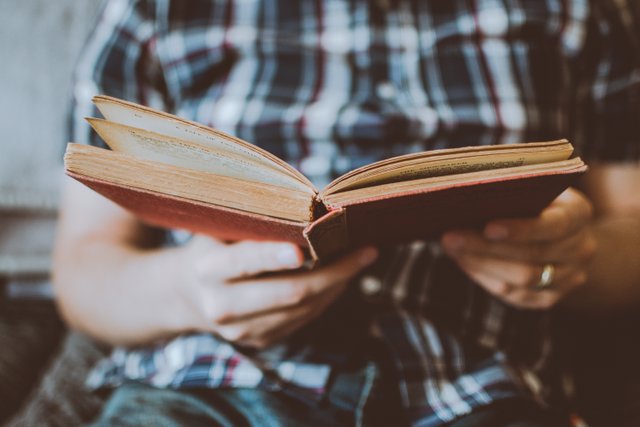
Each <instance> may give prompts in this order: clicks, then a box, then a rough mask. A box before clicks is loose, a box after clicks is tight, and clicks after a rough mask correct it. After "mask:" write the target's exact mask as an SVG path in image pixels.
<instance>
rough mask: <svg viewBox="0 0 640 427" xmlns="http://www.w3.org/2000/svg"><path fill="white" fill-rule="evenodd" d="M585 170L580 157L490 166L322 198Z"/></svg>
mask: <svg viewBox="0 0 640 427" xmlns="http://www.w3.org/2000/svg"><path fill="white" fill-rule="evenodd" d="M572 170H586V166H585V164H584V162H583V161H582V160H581V159H580V158H579V157H577V158H574V159H569V160H561V161H554V162H549V163H538V164H529V165H522V166H516V167H512V168H503V169H489V170H483V171H476V172H468V173H461V174H456V175H448V176H433V177H429V178H422V179H415V180H408V181H396V182H391V183H387V184H382V185H376V186H371V187H361V188H357V189H353V190H347V191H343V192H339V193H332V194H323V195H322V200H323V201H324V202H325V204H327V206H330V207H332V208H339V207H343V206H346V205H348V204H353V203H359V202H362V201H365V200H368V199H371V198H377V197H385V196H393V195H402V194H406V193H412V192H420V191H427V190H430V189H434V188H449V187H452V186H455V185H459V184H481V183H483V182H487V181H489V180H492V179H498V178H507V177H513V178H519V179H521V178H526V177H527V176H532V175H536V174H539V173H549V172H559V173H560V172H568V171H572Z"/></svg>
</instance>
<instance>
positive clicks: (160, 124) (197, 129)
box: [93, 95, 313, 188]
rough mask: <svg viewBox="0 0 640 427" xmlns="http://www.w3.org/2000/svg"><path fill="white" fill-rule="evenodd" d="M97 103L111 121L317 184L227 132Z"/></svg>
mask: <svg viewBox="0 0 640 427" xmlns="http://www.w3.org/2000/svg"><path fill="white" fill-rule="evenodd" d="M93 101H94V103H95V104H96V106H97V107H98V109H99V110H100V112H101V113H102V114H103V115H104V117H105V118H106V119H107V120H109V121H112V122H116V123H120V124H122V125H126V126H131V127H135V128H139V129H145V130H147V131H152V132H155V133H159V134H162V135H166V136H169V137H171V138H176V139H181V140H186V141H189V142H194V143H197V144H200V145H203V146H208V147H215V148H216V149H217V150H218V151H220V152H229V153H232V154H235V155H238V156H242V157H245V158H248V159H251V160H254V161H255V162H257V163H259V164H262V165H264V166H271V167H278V168H280V169H282V170H283V171H285V172H286V173H287V174H289V175H291V176H292V177H295V178H296V179H298V180H299V181H300V182H302V183H304V184H305V185H307V186H309V187H310V188H313V184H311V182H310V181H309V180H308V179H307V178H306V177H305V176H304V175H302V174H301V173H300V172H298V171H297V170H296V169H295V168H293V167H291V166H290V165H288V164H287V163H286V162H284V161H283V160H282V159H279V158H278V157H276V156H274V155H273V154H271V153H269V152H267V151H265V150H262V149H260V148H259V147H256V146H255V145H252V144H249V143H248V142H246V141H243V140H241V139H239V138H235V137H233V136H231V135H228V134H225V133H224V132H220V131H218V130H215V129H212V128H209V127H207V126H203V125H201V124H198V123H195V122H191V121H188V120H185V119H182V118H179V117H177V116H174V115H172V114H168V113H165V112H162V111H157V110H154V109H152V108H148V107H144V106H141V105H137V104H133V103H130V102H126V101H123V100H120V99H117V98H111V97H108V96H102V95H100V96H96V97H94V99H93Z"/></svg>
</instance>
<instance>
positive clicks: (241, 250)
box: [196, 241, 304, 280]
mask: <svg viewBox="0 0 640 427" xmlns="http://www.w3.org/2000/svg"><path fill="white" fill-rule="evenodd" d="M303 261H304V258H303V256H302V252H301V251H300V248H298V247H297V246H296V245H294V244H292V243H282V242H252V241H243V242H238V243H233V244H229V245H225V246H223V247H216V248H213V250H211V251H210V252H209V253H208V254H206V255H205V256H203V257H202V259H201V260H200V262H198V263H197V265H196V268H197V269H198V274H199V275H200V277H203V278H224V279H227V280H231V279H237V278H243V277H250V276H255V275H257V274H260V273H265V272H271V271H281V270H290V269H295V268H299V267H300V266H301V265H302V263H303Z"/></svg>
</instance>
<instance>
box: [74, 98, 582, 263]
mask: <svg viewBox="0 0 640 427" xmlns="http://www.w3.org/2000/svg"><path fill="white" fill-rule="evenodd" d="M95 102H96V105H97V106H98V108H99V109H100V111H101V112H102V113H103V115H104V116H105V118H106V120H99V119H89V120H90V122H91V124H92V126H93V127H94V128H95V129H96V131H97V132H98V133H99V134H100V135H101V136H102V137H103V139H104V140H105V141H106V142H107V144H108V145H109V146H110V147H111V148H112V150H113V151H108V150H103V149H99V148H95V147H88V146H81V145H78V144H70V145H69V146H68V148H67V154H66V156H65V166H66V170H67V173H68V174H69V175H71V176H72V177H74V178H76V179H78V180H79V181H81V182H83V183H85V184H86V185H88V186H89V187H91V188H93V189H94V190H96V191H98V192H99V193H101V194H103V195H105V196H106V197H108V198H110V199H112V200H113V201H115V202H116V203H119V204H120V205H122V206H124V207H125V208H127V209H129V210H131V211H132V212H134V213H135V214H136V215H137V216H138V217H139V218H141V219H142V220H144V221H147V222H149V223H151V224H155V225H160V226H164V227H173V228H183V229H188V230H191V231H194V232H200V233H205V234H209V235H212V236H215V237H217V238H220V239H223V240H229V241H238V240H273V241H288V242H292V243H295V244H298V245H300V246H303V247H308V248H309V249H310V251H311V254H312V255H313V257H314V258H315V259H318V258H326V257H329V256H331V255H332V254H334V253H336V252H339V251H342V250H345V249H346V248H349V247H356V246H360V245H363V244H384V243H391V242H399V241H404V240H409V239H417V238H433V237H437V236H438V235H439V234H440V233H441V232H443V231H445V230H447V229H450V228H453V227H475V226H481V225H482V224H484V223H486V221H488V220H491V219H494V218H501V217H502V218H509V217H523V216H533V215H535V214H537V213H538V212H540V211H541V210H542V209H543V208H544V207H545V206H546V205H548V204H549V203H550V202H551V201H552V200H553V199H554V198H555V197H556V196H557V195H558V194H560V193H561V192H562V191H563V190H564V189H565V188H567V187H568V186H569V185H570V184H571V183H572V182H573V181H574V180H575V179H576V177H577V176H578V175H580V174H581V173H583V172H584V171H585V170H586V166H585V165H584V163H583V162H582V161H581V160H580V159H579V158H572V159H570V158H569V157H570V156H571V154H572V152H573V147H572V146H571V144H569V143H568V142H567V141H565V140H560V141H551V142H541V143H529V144H514V145H502V146H481V147H465V148H458V149H448V150H436V151H429V152H422V153H415V154H409V155H405V156H400V157H395V158H392V159H387V160H383V161H380V162H376V163H373V164H370V165H367V166H365V167H363V168H360V169H357V170H355V171H352V172H350V173H348V174H346V175H343V176H341V177H339V178H338V179H336V180H335V181H333V182H332V183H331V184H329V185H328V186H327V187H326V188H324V189H322V190H317V189H315V188H314V187H313V185H312V184H311V183H310V182H309V180H308V179H306V178H305V177H304V176H303V175H302V174H301V173H300V172H298V171H296V170H295V169H294V168H292V167H291V166H289V165H287V164H286V163H285V162H284V161H282V160H281V159H278V158H277V157H275V156H273V155H272V154H270V153H267V152H266V151H264V150H261V149H259V148H258V147H255V146H253V145H251V144H249V143H247V142H245V141H242V140H239V139H237V138H234V137H232V136H229V135H226V134H224V133H222V132H219V131H216V130H214V129H211V128H207V127H205V126H202V125H199V124H197V123H193V122H189V121H186V120H183V119H180V118H177V117H175V116H172V115H169V114H167V113H163V112H159V111H156V110H152V109H149V108H146V107H142V106H139V105H135V104H131V103H128V102H125V101H121V100H117V99H114V98H109V97H104V96H98V97H96V98H95Z"/></svg>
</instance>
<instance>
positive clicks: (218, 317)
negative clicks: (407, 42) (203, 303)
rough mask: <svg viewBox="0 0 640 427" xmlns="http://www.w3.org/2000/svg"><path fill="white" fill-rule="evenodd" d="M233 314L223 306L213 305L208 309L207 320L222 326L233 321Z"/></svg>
mask: <svg viewBox="0 0 640 427" xmlns="http://www.w3.org/2000/svg"><path fill="white" fill-rule="evenodd" d="M233 317H234V316H233V312H232V311H231V310H229V308H228V307H226V306H225V305H223V304H220V303H213V304H212V306H211V307H210V309H209V318H210V319H211V321H213V323H216V324H224V323H227V322H229V321H230V320H232V319H233Z"/></svg>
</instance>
